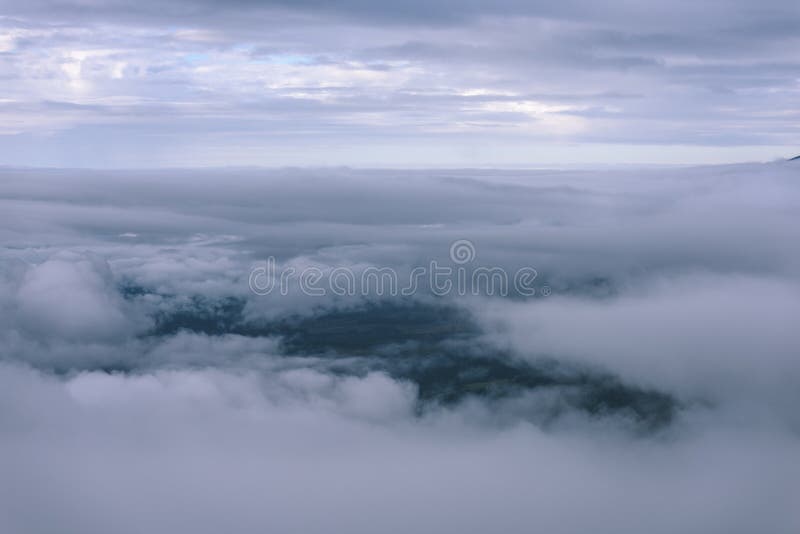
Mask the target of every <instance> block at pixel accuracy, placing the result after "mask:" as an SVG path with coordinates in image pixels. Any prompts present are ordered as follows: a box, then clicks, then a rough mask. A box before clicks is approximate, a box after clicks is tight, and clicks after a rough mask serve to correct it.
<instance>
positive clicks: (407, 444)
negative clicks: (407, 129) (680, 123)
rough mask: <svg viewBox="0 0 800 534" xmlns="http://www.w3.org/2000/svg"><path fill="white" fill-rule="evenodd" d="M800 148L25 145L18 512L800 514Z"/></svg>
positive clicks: (590, 525) (2, 518) (203, 526)
mask: <svg viewBox="0 0 800 534" xmlns="http://www.w3.org/2000/svg"><path fill="white" fill-rule="evenodd" d="M342 16H344V15H342ZM387 24H388V23H387ZM442 24H445V25H447V24H457V22H453V21H442ZM799 173H800V167H798V165H797V164H796V163H794V162H781V163H772V164H761V165H755V164H751V165H733V166H723V167H698V168H685V169H679V170H674V169H673V170H649V171H642V170H636V171H634V170H627V171H592V172H589V171H571V172H566V171H466V170H464V171H351V170H344V169H341V170H284V171H270V172H266V171H256V170H238V171H226V172H221V171H191V172H190V171H179V172H167V171H149V172H147V171H136V172H111V173H107V172H99V171H98V172H89V171H85V172H77V171H56V170H53V171H42V170H36V171H33V170H3V171H2V180H0V213H2V214H3V224H2V226H0V240H2V242H3V243H4V244H5V246H4V247H3V249H2V256H0V314H2V317H3V318H4V320H3V322H2V323H1V324H0V347H1V348H2V352H0V472H2V473H3V477H2V482H1V483H0V530H2V531H3V532H9V533H11V534H28V533H36V532H51V531H53V530H59V531H66V532H84V533H93V532H98V533H99V532H106V531H108V530H109V529H113V530H115V531H119V532H131V533H133V532H141V531H143V530H147V531H151V532H193V533H194V532H196V533H202V532H218V531H219V530H221V529H229V530H234V531H237V532H254V533H255V532H264V531H265V530H269V531H285V530H301V531H303V532H330V531H331V530H334V531H348V532H374V531H376V530H380V531H389V532H395V531H396V532H407V531H409V530H414V531H419V532H485V531H487V530H501V531H503V532H530V531H531V529H535V530H542V531H547V532H555V533H562V532H563V533H574V532H585V531H587V530H592V531H595V532H608V533H612V532H614V533H619V532H623V533H625V532H631V533H633V532H642V531H648V532H656V533H658V532H664V533H672V532H688V533H709V532H711V533H720V534H721V533H725V534H729V533H742V534H745V533H750V532H753V531H755V530H765V531H769V532H775V533H787V534H789V533H793V532H796V531H797V528H798V527H800V515H798V512H797V509H796V495H797V494H798V492H800V487H798V480H800V471H798V466H800V457H798V451H800V447H798V438H799V437H800V419H798V416H797V410H796V406H797V402H798V400H800V399H798V393H797V387H796V385H797V382H798V379H800V362H798V360H797V357H796V356H797V352H798V347H800V339H799V338H798V333H797V329H796V328H795V323H796V319H795V318H796V317H797V316H798V312H800V284H798V269H799V268H800V255H799V254H798V249H797V247H796V246H794V245H795V244H796V243H797V241H798V239H799V238H800V235H798V231H799V230H798V229H800V225H797V224H796V223H797V220H796V219H797V214H798V213H800V191H799V190H798V184H799V183H800V182H798V181H797V178H798V176H799V175H800V174H799ZM221 184H224V187H222V186H221ZM463 239H469V240H470V241H471V242H472V243H473V244H474V246H475V252H476V254H475V257H474V258H473V259H472V261H471V262H469V263H468V264H464V265H467V266H468V267H470V268H473V267H480V266H487V267H488V266H492V267H498V268H502V269H507V270H513V269H517V268H519V267H522V266H532V267H534V268H535V269H536V270H537V279H536V282H537V284H538V285H539V287H544V286H545V285H546V286H547V287H548V288H549V290H550V291H549V293H548V294H547V295H545V294H543V293H539V294H537V295H535V296H532V297H531V296H525V295H521V294H515V293H512V294H510V295H508V296H507V297H501V296H490V295H486V294H478V295H457V294H453V295H446V296H436V295H433V294H432V293H431V292H430V288H427V287H421V288H420V290H419V291H418V292H417V293H416V294H414V295H408V296H388V295H377V294H364V295H350V296H338V295H332V294H327V295H325V296H310V295H308V294H304V293H303V292H302V291H301V290H300V289H299V288H298V287H297V286H294V285H293V286H291V287H289V290H288V291H287V294H285V295H281V294H279V293H274V294H270V295H265V296H259V295H256V294H254V293H253V292H252V291H251V290H250V288H249V286H248V276H249V273H250V272H251V270H252V269H253V268H254V267H258V266H259V265H262V264H263V262H264V260H265V259H266V258H267V257H269V256H272V257H274V258H275V260H276V262H277V264H278V266H279V267H280V268H286V267H295V268H297V269H300V268H302V267H305V266H313V267H315V268H317V269H319V270H320V271H321V272H322V273H323V274H324V275H329V274H330V273H331V272H332V271H333V270H334V269H336V268H347V269H352V270H353V271H359V270H363V269H365V268H367V267H370V266H372V267H386V268H392V269H395V270H396V271H397V272H399V273H408V272H410V271H411V270H412V269H413V268H414V267H415V266H418V265H425V264H426V263H427V262H429V261H431V260H437V261H440V262H442V263H443V264H444V263H447V262H448V261H449V262H451V263H452V259H451V258H449V255H448V252H449V247H450V244H451V243H453V242H454V241H457V240H463Z"/></svg>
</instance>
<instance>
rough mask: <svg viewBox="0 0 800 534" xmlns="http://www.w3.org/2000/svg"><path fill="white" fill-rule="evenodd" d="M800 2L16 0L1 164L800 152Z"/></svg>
mask: <svg viewBox="0 0 800 534" xmlns="http://www.w3.org/2000/svg"><path fill="white" fill-rule="evenodd" d="M798 28H800V4H798V3H797V2H795V1H793V0H762V1H758V2H754V1H752V0H709V1H704V2H696V1H690V0H675V1H671V2H652V1H642V2H630V1H626V0H604V1H592V2H588V1H579V0H563V1H559V2H549V1H547V2H545V1H538V0H537V1H520V0H500V1H491V2H490V1H485V2H484V1H478V0H470V1H466V2H463V1H461V2H456V1H454V0H427V1H417V0H413V1H409V2H369V1H365V0H346V1H338V2H320V1H315V0H302V1H297V2H290V1H255V0H234V1H229V2H221V1H211V0H200V1H191V2H190V1H186V0H164V1H155V0H142V1H137V2H135V3H131V2H124V1H107V2H96V1H90V0H30V1H25V2H19V1H15V0H2V1H0V80H2V81H1V82H0V165H5V166H33V167H36V166H45V167H98V168H117V167H118V168H141V167H174V166H180V167H204V166H268V167H272V166H339V165H349V166H354V167H539V166H553V165H557V166H582V165H620V164H623V165H624V164H687V163H688V164H697V163H728V162H739V161H769V160H774V159H778V158H785V157H791V156H794V155H797V154H798V153H800V142H798V130H799V129H800V127H798V124H800V120H798V119H800V111H799V110H800V61H798V59H797V53H796V51H797V50H798V48H800V31H798Z"/></svg>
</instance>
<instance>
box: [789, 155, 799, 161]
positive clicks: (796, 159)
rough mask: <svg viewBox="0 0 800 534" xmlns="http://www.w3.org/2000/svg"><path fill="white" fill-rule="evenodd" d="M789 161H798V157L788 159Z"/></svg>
mask: <svg viewBox="0 0 800 534" xmlns="http://www.w3.org/2000/svg"><path fill="white" fill-rule="evenodd" d="M789 161H800V156H795V157H793V158H789Z"/></svg>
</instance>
